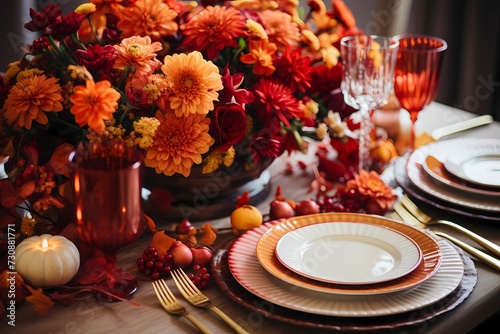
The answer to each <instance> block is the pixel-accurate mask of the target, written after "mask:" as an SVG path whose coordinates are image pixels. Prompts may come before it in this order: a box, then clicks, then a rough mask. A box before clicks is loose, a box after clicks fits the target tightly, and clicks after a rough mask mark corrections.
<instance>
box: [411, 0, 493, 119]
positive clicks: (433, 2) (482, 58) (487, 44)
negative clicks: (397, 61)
mask: <svg viewBox="0 0 500 334" xmlns="http://www.w3.org/2000/svg"><path fill="white" fill-rule="evenodd" d="M402 1H404V0H402ZM408 32H416V33H423V34H431V35H435V36H439V37H441V38H443V39H445V40H446V41H447V42H448V50H447V53H446V55H445V61H444V67H443V71H442V74H441V82H440V89H439V93H438V98H437V100H438V101H439V102H441V103H444V104H447V105H451V106H454V107H457V108H459V109H464V110H467V111H470V112H473V113H477V114H491V115H493V117H494V118H495V119H496V120H497V121H500V1H489V0H414V1H413V3H412V9H411V12H410V16H409V21H408Z"/></svg>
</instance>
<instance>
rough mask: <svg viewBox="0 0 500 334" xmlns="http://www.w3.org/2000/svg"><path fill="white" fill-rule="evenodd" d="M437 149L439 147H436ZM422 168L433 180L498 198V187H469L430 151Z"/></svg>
mask: <svg viewBox="0 0 500 334" xmlns="http://www.w3.org/2000/svg"><path fill="white" fill-rule="evenodd" d="M438 149H439V147H438ZM422 166H423V167H424V170H425V171H426V172H427V174H429V176H430V177H432V178H433V179H434V180H436V181H438V182H440V183H441V184H444V185H446V186H448V187H451V188H455V189H458V190H459V191H464V192H467V193H471V194H477V195H485V196H496V197H497V198H500V189H499V190H495V189H493V188H491V189H483V188H478V187H471V186H469V185H468V184H467V183H466V182H464V181H463V180H462V179H460V178H457V177H455V176H454V175H452V174H451V173H449V172H448V171H447V170H446V168H445V167H444V164H443V162H442V161H440V160H438V158H436V156H435V155H434V154H433V152H432V151H429V152H428V155H427V158H425V161H424V163H423V165H422Z"/></svg>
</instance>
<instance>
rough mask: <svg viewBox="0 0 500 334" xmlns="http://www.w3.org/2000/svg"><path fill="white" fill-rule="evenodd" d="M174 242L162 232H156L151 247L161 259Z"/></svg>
mask: <svg viewBox="0 0 500 334" xmlns="http://www.w3.org/2000/svg"><path fill="white" fill-rule="evenodd" d="M175 240H176V239H175V238H172V237H169V236H168V235H166V234H165V233H164V231H156V232H155V234H154V235H153V239H152V240H151V246H153V247H154V248H155V249H156V252H157V253H158V256H160V257H162V256H165V254H167V251H168V250H169V249H170V246H172V244H173V243H174V241H175Z"/></svg>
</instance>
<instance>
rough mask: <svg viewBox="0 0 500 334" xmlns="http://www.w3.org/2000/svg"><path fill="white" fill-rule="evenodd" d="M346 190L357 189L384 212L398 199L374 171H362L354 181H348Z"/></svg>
mask: <svg viewBox="0 0 500 334" xmlns="http://www.w3.org/2000/svg"><path fill="white" fill-rule="evenodd" d="M346 188H347V189H348V190H349V189H356V190H357V191H358V192H359V193H360V194H361V195H363V196H367V197H368V198H369V199H370V200H371V201H372V202H373V203H374V204H376V205H377V206H378V207H379V208H380V209H382V210H387V208H389V207H390V206H391V205H392V204H393V203H394V201H395V199H396V198H397V195H395V194H394V192H393V191H392V189H391V188H390V187H389V186H388V185H387V184H385V182H384V181H383V180H382V179H381V178H380V175H379V174H378V173H377V172H375V171H373V170H372V171H370V172H367V171H365V170H361V171H360V172H359V175H354V178H353V179H350V180H349V181H347V184H346Z"/></svg>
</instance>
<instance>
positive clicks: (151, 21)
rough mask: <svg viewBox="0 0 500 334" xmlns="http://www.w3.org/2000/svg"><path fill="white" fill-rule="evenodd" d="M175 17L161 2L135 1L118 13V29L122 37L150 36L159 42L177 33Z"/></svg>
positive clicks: (171, 10) (172, 11) (159, 0)
mask: <svg viewBox="0 0 500 334" xmlns="http://www.w3.org/2000/svg"><path fill="white" fill-rule="evenodd" d="M176 17H177V13H176V12H175V11H174V10H173V9H170V7H169V6H168V5H167V4H165V3H164V2H163V1H162V0H137V1H136V2H135V3H134V4H133V5H131V6H130V7H126V8H123V9H122V10H121V11H120V21H118V29H120V30H121V31H122V36H123V37H131V36H151V38H152V39H153V40H154V41H159V40H160V39H161V38H162V37H165V36H173V35H174V34H175V33H176V32H177V29H178V25H177V23H176V22H175V21H174V20H175V18H176Z"/></svg>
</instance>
